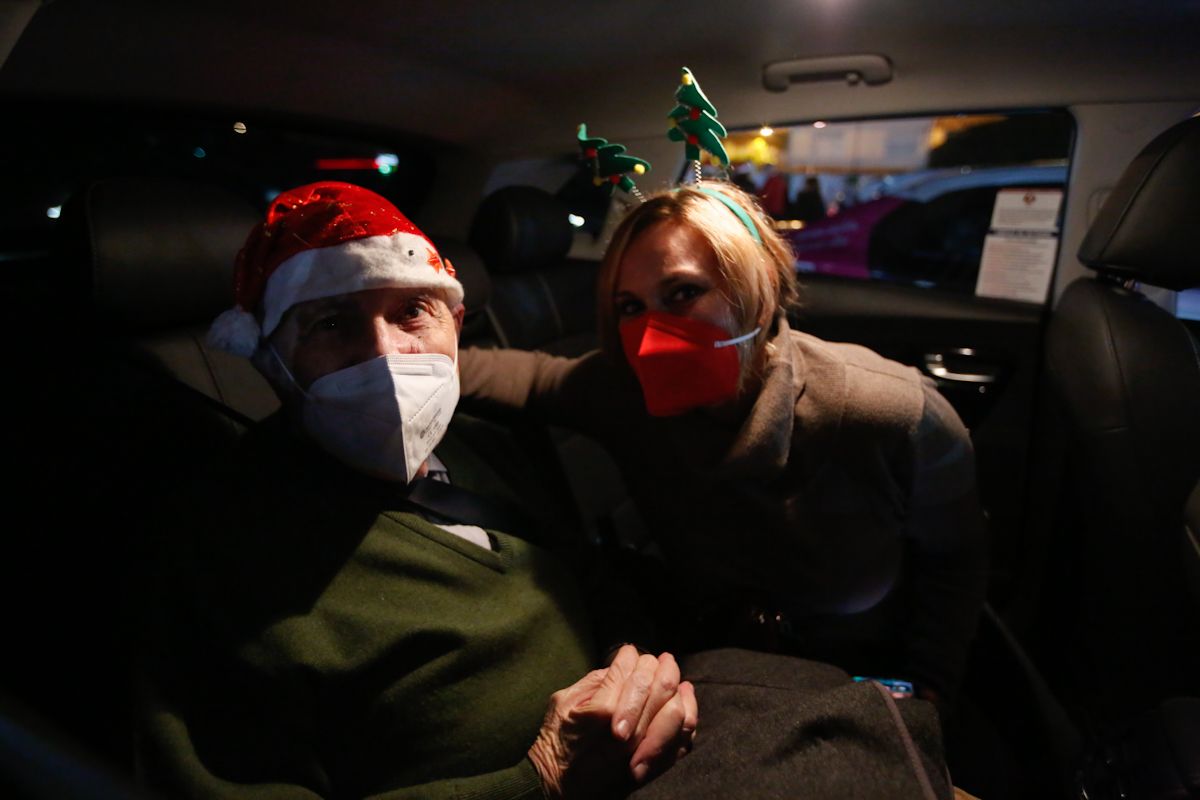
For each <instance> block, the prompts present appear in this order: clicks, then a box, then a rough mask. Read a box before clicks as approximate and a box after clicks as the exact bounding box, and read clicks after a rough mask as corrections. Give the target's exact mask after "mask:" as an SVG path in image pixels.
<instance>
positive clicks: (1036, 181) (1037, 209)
mask: <svg viewBox="0 0 1200 800" xmlns="http://www.w3.org/2000/svg"><path fill="white" fill-rule="evenodd" d="M1073 130H1074V126H1073V122H1072V120H1071V117H1070V116H1069V115H1068V114H1066V113H1065V112H1037V113H1021V114H1009V115H1001V114H986V115H983V114H975V115H968V114H959V115H954V116H938V117H919V118H905V119H888V120H867V121H857V122H823V121H817V122H811V123H804V124H796V125H787V126H775V127H774V128H770V127H764V128H762V129H756V130H750V131H734V132H731V133H730V136H729V138H728V139H727V140H726V144H727V148H728V151H729V155H730V160H731V163H730V168H729V176H730V178H731V180H733V181H734V182H735V183H737V184H738V185H740V186H742V188H744V189H746V190H748V191H750V192H751V193H753V194H755V195H757V197H758V198H759V200H760V202H761V203H762V205H763V208H764V209H765V210H766V211H767V213H769V214H770V215H771V216H772V217H773V218H774V219H775V221H776V226H777V228H778V229H779V231H780V232H781V233H782V235H783V236H784V238H785V239H786V240H787V241H788V242H789V243H790V244H791V246H792V249H793V250H794V252H795V254H796V265H797V269H799V270H801V271H804V272H818V273H824V274H829V275H837V276H841V277H844V278H850V279H857V280H880V281H887V282H892V283H899V284H905V285H910V286H919V287H928V288H938V289H946V290H952V291H957V292H963V293H968V294H980V295H985V296H992V297H1004V298H1007V299H1013V300H1021V301H1026V302H1039V303H1040V302H1043V301H1044V299H1045V296H1046V293H1047V291H1048V288H1049V280H1050V276H1051V273H1052V271H1053V263H1054V259H1055V256H1056V253H1057V245H1058V241H1057V235H1058V229H1059V225H1060V220H1061V211H1062V197H1063V192H1064V189H1065V186H1066V182H1067V164H1068V159H1069V155H1070V147H1071V140H1072V136H1073ZM713 171H715V170H714V168H713V166H712V165H708V166H707V167H706V173H708V172H713ZM981 265H982V266H983V269H982V270H981Z"/></svg>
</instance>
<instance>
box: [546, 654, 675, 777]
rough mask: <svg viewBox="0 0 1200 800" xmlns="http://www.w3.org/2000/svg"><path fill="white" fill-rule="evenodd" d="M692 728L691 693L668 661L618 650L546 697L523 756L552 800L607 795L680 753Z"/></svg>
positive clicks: (653, 771)
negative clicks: (534, 736)
mask: <svg viewBox="0 0 1200 800" xmlns="http://www.w3.org/2000/svg"><path fill="white" fill-rule="evenodd" d="M697 723H698V708H697V705H696V695H695V692H694V691H693V689H692V685H691V684H690V683H688V682H687V681H683V682H680V680H679V666H678V665H677V664H676V663H675V659H674V658H673V657H672V656H671V655H670V654H669V653H664V654H663V655H661V656H658V657H657V658H656V657H655V656H650V655H641V656H639V655H638V652H637V650H636V649H634V648H633V647H632V646H631V645H626V646H625V647H623V648H621V650H620V652H618V653H617V656H616V657H615V658H614V659H613V661H612V663H611V664H610V665H609V667H608V668H607V669H603V670H595V671H593V672H590V673H588V674H587V675H585V676H584V677H583V678H582V679H580V680H579V681H578V682H576V683H575V684H573V685H572V686H569V687H567V688H566V689H562V690H560V691H558V692H555V693H554V694H553V695H552V696H551V698H550V706H549V708H548V709H547V711H546V719H545V721H544V722H543V724H542V729H541V731H539V733H538V738H537V740H536V741H535V742H534V744H533V746H532V747H531V748H530V749H529V758H530V760H531V761H532V762H533V764H534V766H535V767H536V768H537V771H538V774H539V776H540V777H541V779H542V784H543V786H544V787H545V789H546V792H547V794H548V795H549V796H550V797H552V798H566V799H568V800H574V799H575V798H587V797H607V796H612V795H614V794H620V793H622V792H626V791H628V790H629V789H631V788H632V787H633V785H634V784H635V783H640V782H642V781H645V780H646V779H648V778H649V777H651V776H653V775H657V774H659V773H661V772H662V771H664V770H666V769H667V768H668V767H670V766H671V765H672V764H674V763H675V761H676V760H678V759H679V758H681V757H682V756H683V755H685V754H686V753H687V752H688V750H689V749H690V747H691V742H692V738H693V737H694V735H695V731H696V726H697Z"/></svg>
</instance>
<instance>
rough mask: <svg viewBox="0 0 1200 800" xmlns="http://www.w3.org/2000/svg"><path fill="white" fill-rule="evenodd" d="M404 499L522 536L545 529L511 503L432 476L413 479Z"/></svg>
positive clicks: (460, 519)
mask: <svg viewBox="0 0 1200 800" xmlns="http://www.w3.org/2000/svg"><path fill="white" fill-rule="evenodd" d="M405 500H407V502H409V503H410V504H412V505H414V506H416V507H417V508H419V509H422V510H425V511H430V512H433V513H434V514H437V515H439V516H442V517H446V518H447V519H451V520H454V521H455V522H458V523H461V524H463V525H476V526H478V527H480V528H492V529H495V530H501V531H504V532H505V533H511V534H514V535H516V536H519V537H520V538H522V539H533V538H535V537H538V536H540V535H541V533H542V532H543V526H542V524H541V523H539V522H538V521H537V519H535V518H534V517H533V516H531V515H530V514H527V513H525V511H524V510H522V509H520V508H518V507H517V506H515V505H513V504H511V503H506V502H504V501H502V500H497V499H495V498H492V497H484V496H483V495H481V494H477V493H475V492H472V491H470V490H469V489H463V488H462V487H460V486H455V485H454V484H451V483H445V482H443V481H435V480H433V479H432V478H418V479H416V480H415V481H413V482H412V483H410V484H409V487H408V492H407V493H406V494H405Z"/></svg>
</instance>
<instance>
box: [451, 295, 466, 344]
mask: <svg viewBox="0 0 1200 800" xmlns="http://www.w3.org/2000/svg"><path fill="white" fill-rule="evenodd" d="M450 313H451V314H453V315H454V330H455V333H457V334H458V335H459V336H462V326H463V317H465V316H466V315H467V307H466V305H464V304H463V303H459V304H458V305H457V306H456V307H455V308H454V310H453V311H451V312H450Z"/></svg>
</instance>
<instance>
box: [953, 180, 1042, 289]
mask: <svg viewBox="0 0 1200 800" xmlns="http://www.w3.org/2000/svg"><path fill="white" fill-rule="evenodd" d="M1062 194H1063V193H1062V190H1060V189H1001V190H1000V191H998V192H996V205H995V207H994V208H993V209H992V225H991V231H990V232H989V233H988V235H987V238H986V239H985V240H984V243H983V257H982V258H981V259H980V262H979V279H978V280H977V281H976V283H975V294H976V295H978V296H980V297H999V298H1002V299H1005V300H1022V301H1024V302H1027V303H1044V302H1046V293H1047V292H1048V291H1049V290H1050V277H1051V276H1052V275H1053V274H1054V260H1055V258H1056V257H1057V255H1058V210H1059V207H1060V206H1061V205H1062Z"/></svg>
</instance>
